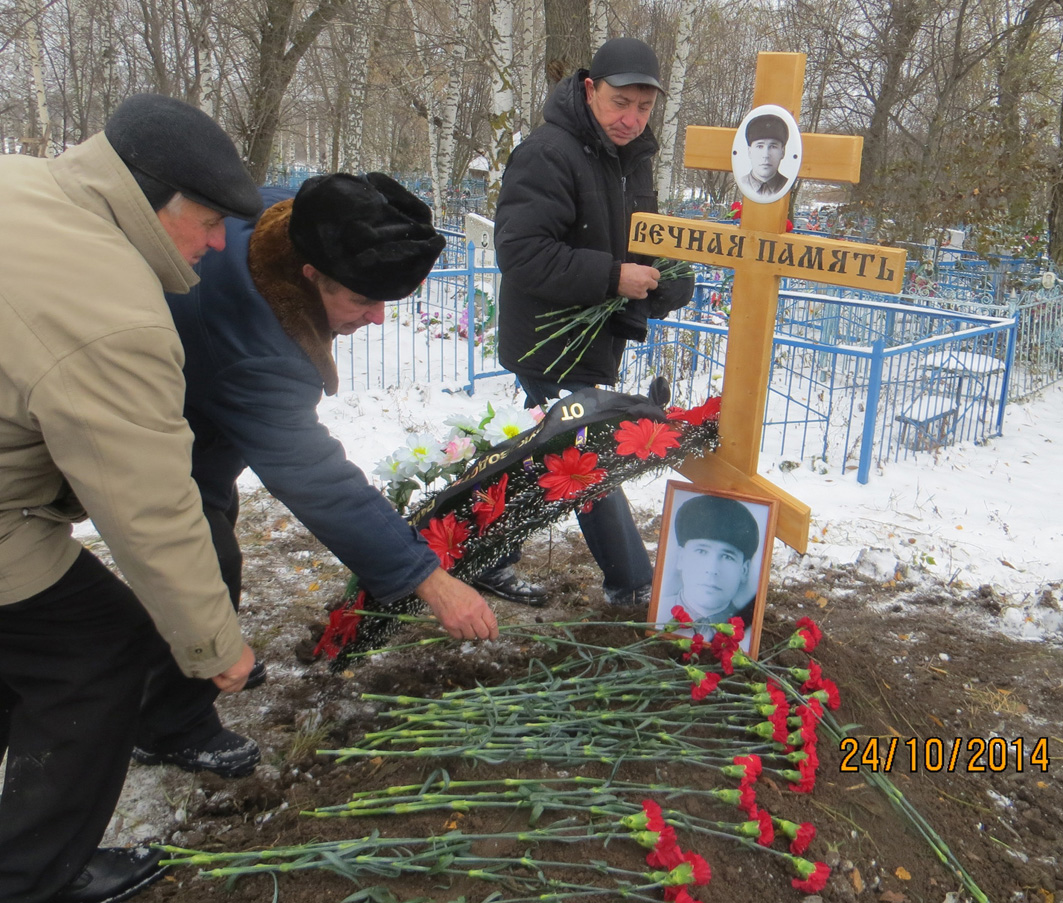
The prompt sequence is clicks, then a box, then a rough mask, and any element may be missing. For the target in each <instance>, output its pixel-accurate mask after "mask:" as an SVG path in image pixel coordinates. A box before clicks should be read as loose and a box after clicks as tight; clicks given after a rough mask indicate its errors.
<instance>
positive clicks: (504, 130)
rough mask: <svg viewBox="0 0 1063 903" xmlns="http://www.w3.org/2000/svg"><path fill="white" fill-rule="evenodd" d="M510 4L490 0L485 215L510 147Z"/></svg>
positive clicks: (490, 213)
mask: <svg viewBox="0 0 1063 903" xmlns="http://www.w3.org/2000/svg"><path fill="white" fill-rule="evenodd" d="M513 5H514V0H492V2H491V58H492V61H493V63H494V65H493V67H492V70H493V71H492V73H491V143H490V144H489V145H488V153H487V211H486V212H487V215H488V216H489V217H492V216H494V211H495V203H496V202H497V201H498V192H499V190H500V189H501V187H502V168H503V167H504V166H505V164H506V161H507V160H508V159H509V154H510V151H512V150H513V131H514V119H515V116H514V109H513V107H514V103H515V98H514V96H513V80H512V70H513Z"/></svg>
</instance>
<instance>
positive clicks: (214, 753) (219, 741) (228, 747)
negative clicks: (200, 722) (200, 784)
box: [133, 728, 262, 778]
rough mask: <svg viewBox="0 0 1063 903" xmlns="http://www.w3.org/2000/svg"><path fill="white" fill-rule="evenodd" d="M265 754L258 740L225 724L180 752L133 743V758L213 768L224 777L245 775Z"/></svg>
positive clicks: (197, 768)
mask: <svg viewBox="0 0 1063 903" xmlns="http://www.w3.org/2000/svg"><path fill="white" fill-rule="evenodd" d="M261 758H262V753H261V752H260V751H259V749H258V744H257V743H256V742H255V741H254V740H252V739H251V738H250V737H241V736H240V735H239V734H237V733H234V732H233V731H227V730H225V728H222V729H221V730H220V731H218V733H216V734H215V735H214V736H213V737H211V738H210V739H209V740H206V741H205V742H203V743H201V744H199V745H198V746H193V747H189V748H188V749H181V750H177V751H176V752H152V751H151V750H147V749H142V748H141V747H139V746H134V747H133V761H135V762H139V763H140V764H141V765H176V766H177V767H178V768H180V769H182V770H184V771H192V772H195V771H210V772H213V773H214V774H216V775H218V776H219V777H223V778H242V777H244V776H245V775H249V774H251V772H252V771H254V770H255V766H256V765H257V764H258V763H259V760H260V759H261Z"/></svg>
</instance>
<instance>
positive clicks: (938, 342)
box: [336, 232, 1063, 482]
mask: <svg viewBox="0 0 1063 903" xmlns="http://www.w3.org/2000/svg"><path fill="white" fill-rule="evenodd" d="M447 239H448V243H447V248H446V250H445V251H444V253H443V256H442V257H441V260H440V265H439V266H438V267H437V268H436V269H435V270H434V271H433V272H432V273H431V274H430V276H429V278H428V279H427V280H426V282H425V283H424V285H423V286H422V287H421V289H420V290H419V291H418V292H417V293H416V294H415V295H414V296H412V297H411V298H407V299H403V300H402V301H400V302H395V303H393V304H389V306H388V309H387V310H388V313H387V317H386V320H385V324H384V329H383V330H361V331H360V332H359V333H356V334H355V335H354V336H350V337H343V338H340V339H338V340H337V344H336V357H337V362H338V363H339V364H340V372H341V379H342V388H343V389H344V390H356V389H358V388H362V387H366V388H387V387H393V386H400V385H404V384H411V383H425V382H430V383H432V384H434V385H439V386H441V387H442V388H444V389H446V390H452V391H459V390H465V391H467V392H469V393H473V392H475V390H476V385H477V383H478V382H479V381H481V380H484V379H491V378H500V377H501V378H509V377H508V375H507V374H506V371H505V370H503V369H502V368H501V367H500V365H499V364H498V360H497V327H498V312H497V308H496V303H495V299H496V298H497V297H498V292H497V289H498V280H499V274H498V270H497V268H496V267H495V266H494V261H493V259H492V257H491V255H490V252H489V251H485V250H483V249H478V248H476V247H475V246H474V245H473V244H471V243H468V242H466V241H465V240H464V236H463V235H461V234H460V233H457V232H451V233H448V234H447ZM806 288H810V287H809V286H806V285H804V284H800V283H787V282H785V281H784V284H783V289H782V290H781V292H780V303H779V315H778V319H777V323H776V334H775V341H774V352H773V357H772V363H771V374H770V388H769V399H768V405H767V411H766V416H765V422H764V433H763V442H762V451H764V452H770V453H773V454H778V455H780V456H783V457H784V458H785V459H787V460H794V461H803V462H806V463H808V464H809V465H811V466H814V467H817V468H819V469H821V470H827V469H830V470H848V469H854V468H855V469H856V470H857V474H858V478H859V479H860V481H861V482H866V481H867V480H868V479H869V477H870V474H871V471H872V468H873V467H874V466H875V465H877V464H880V463H883V462H886V461H890V460H899V459H901V458H906V457H908V456H909V455H913V454H916V453H920V452H928V451H933V450H934V449H936V448H940V447H942V446H945V445H948V444H951V443H953V442H957V441H974V442H983V441H985V440H986V439H987V438H989V437H990V436H993V435H997V434H999V433H1000V430H1001V427H1002V424H1003V416H1004V408H1005V405H1006V403H1007V401H1008V399H1009V389H1011V396H1010V397H1015V387H1016V386H1019V387H1020V388H1021V390H1022V392H1023V393H1024V394H1030V393H1031V392H1032V391H1036V390H1037V389H1038V388H1042V387H1043V386H1044V385H1047V384H1048V383H1049V382H1053V381H1056V380H1058V379H1060V378H1063V347H1061V345H1063V298H1061V297H1060V293H1059V292H1058V291H1055V292H1054V293H1049V292H1048V290H1047V289H1038V290H1036V291H1035V290H1033V289H1031V290H1030V291H1028V292H1021V293H1020V292H1016V291H1015V290H1014V289H1013V290H1012V291H1011V294H1010V295H1009V296H1008V297H1007V299H1006V301H1005V303H1004V304H997V303H996V302H994V301H986V300H985V299H984V297H975V298H974V299H971V298H970V297H968V298H959V297H945V296H936V297H934V298H933V299H931V298H927V297H921V298H920V297H915V296H902V297H901V298H899V299H889V300H883V298H882V296H879V297H878V298H850V297H839V296H838V294H834V292H835V291H836V290H834V289H828V288H827V287H824V286H815V287H814V288H815V289H816V290H815V291H807V290H801V289H806ZM931 301H933V302H934V306H929V303H930V302H931ZM969 308H973V309H969ZM729 310H730V273H729V271H725V270H716V271H712V270H707V269H704V268H701V269H700V271H699V280H698V286H697V290H696V293H695V298H694V301H693V302H692V303H691V304H690V305H689V306H688V307H687V308H684V309H683V310H682V311H680V312H679V313H678V315H677V316H676V317H675V318H673V319H669V320H664V321H654V322H651V330H650V334H649V336H648V337H647V341H646V342H645V343H643V344H641V345H629V350H628V354H627V358H626V360H625V362H624V367H623V372H622V382H621V385H620V386H619V388H621V389H622V390H624V391H631V392H643V391H645V390H646V388H647V386H648V384H649V381H650V380H651V379H652V378H654V377H656V376H658V375H663V376H665V377H667V378H668V379H669V381H670V383H671V384H672V386H673V393H674V397H675V399H676V401H677V403H681V404H688V403H697V402H700V401H702V400H704V398H705V397H706V396H707V395H710V394H712V395H715V394H719V392H720V391H721V389H722V377H723V369H724V367H723V364H724V360H725V356H726V350H727V322H728V313H729Z"/></svg>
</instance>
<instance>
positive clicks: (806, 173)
mask: <svg viewBox="0 0 1063 903" xmlns="http://www.w3.org/2000/svg"><path fill="white" fill-rule="evenodd" d="M804 76H805V56H804V54H800V53H761V54H759V56H758V58H757V75H756V83H755V86H754V90H753V106H754V108H756V107H760V106H763V105H768V104H770V105H775V106H779V107H782V108H784V109H785V110H787V111H789V112H790V114H791V115H792V116H793V118H794V120H795V121H799V120H800V112H801V91H802V87H803V83H804ZM736 133H737V130H736V129H732V128H715V127H705V126H690V127H689V128H688V129H687V136H686V156H685V161H684V162H685V165H686V166H687V167H688V168H691V169H713V170H727V171H731V169H732V165H731V155H732V146H733V144H734V140H735V135H736ZM801 146H802V154H801V165H800V169H799V170H798V173H797V175H798V177H799V178H804V179H815V180H823V181H831V182H849V183H855V182H858V181H859V180H860V154H861V150H862V148H863V139H862V138H853V137H845V136H841V135H816V134H805V133H802V134H801ZM788 199H789V191H787V192H786V193H785V194H784V195H783V196H782V197H780V198H779V199H778V200H775V201H772V202H771V203H755V202H750V201H749V200H746V201H745V202H744V203H743V205H742V219H741V223H740V225H739V226H737V227H736V226H734V225H730V224H726V225H725V224H718V223H706V224H704V225H700V224H699V222H700V221H698V220H691V219H684V218H681V217H673V216H661V215H658V214H650V213H636V214H635V215H634V216H633V217H632V220H631V236H630V243H629V248H630V250H632V251H634V252H637V253H640V254H649V255H651V256H654V257H667V258H671V259H675V260H689V261H695V262H700V263H707V264H709V265H711V266H723V267H730V268H733V269H734V273H735V276H734V284H733V286H732V304H731V315H730V321H729V324H728V330H727V359H726V362H725V364H724V378H723V399H722V402H721V407H720V446H719V448H718V449H717V450H716V453H715V454H712V455H705V456H703V457H690V458H688V459H687V460H686V461H685V462H684V463H683V464H682V465H681V466H680V468H679V470H680V472H681V473H682V474H683V475H684V476H685V477H687V479H689V480H691V481H692V482H694V483H695V484H697V485H700V486H705V487H712V488H719V489H727V490H731V491H735V492H742V493H746V494H749V495H756V496H760V497H766V498H776V499H778V500H779V502H780V506H779V521H778V529H777V535H778V537H779V538H780V539H781V540H782V541H783V542H785V543H786V544H787V545H789V546H792V547H793V548H794V549H796V550H797V551H798V552H802V553H803V552H804V551H805V550H806V548H807V546H808V528H809V521H810V515H811V511H810V509H809V507H808V505H806V504H805V503H804V502H801V501H800V500H799V499H796V498H794V497H793V496H792V495H790V494H789V493H787V492H785V491H784V490H782V489H780V488H779V487H778V486H775V485H774V484H772V483H771V482H769V481H768V480H767V479H765V478H764V477H762V476H760V475H759V474H758V473H757V462H758V457H759V453H760V439H761V434H762V432H763V428H764V413H765V407H766V404H767V398H768V378H769V375H770V367H771V355H772V340H773V337H774V327H775V319H776V314H777V310H778V304H779V278H780V277H781V276H794V277H797V278H800V279H809V280H812V281H815V282H824V283H828V284H832V285H844V286H849V287H854V288H871V289H874V290H875V291H880V292H894V293H896V292H899V291H900V290H901V286H902V282H903V278H904V262H905V254H904V251H902V250H899V249H897V248H886V247H878V246H875V245H864V244H859V243H856V242H847V241H837V240H833V239H828V238H815V237H810V236H797V235H793V234H790V233H787V232H786V215H787V210H788V203H789V201H788Z"/></svg>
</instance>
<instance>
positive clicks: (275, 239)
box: [134, 172, 497, 761]
mask: <svg viewBox="0 0 1063 903" xmlns="http://www.w3.org/2000/svg"><path fill="white" fill-rule="evenodd" d="M261 196H262V199H263V202H264V204H265V205H266V210H265V212H264V213H263V214H262V216H261V218H259V219H258V220H257V221H256V220H250V221H248V220H244V219H241V218H235V217H234V218H230V219H228V220H226V222H225V229H226V239H225V242H226V246H225V250H224V251H223V252H222V253H220V254H212V255H210V256H209V257H207V258H206V259H205V260H204V261H203V262H202V263H201V264H200V265H199V267H198V270H199V274H200V276H201V277H202V281H201V282H200V284H199V285H198V286H196V287H195V288H194V289H193V290H192V291H191V292H189V293H188V294H184V295H178V294H172V295H167V300H168V301H169V303H170V307H171V311H172V313H173V318H174V323H175V324H176V326H177V330H178V332H179V333H180V336H181V340H182V342H183V344H184V348H185V355H186V360H185V378H186V381H187V386H188V389H187V394H186V402H185V416H186V417H187V418H188V422H189V424H190V425H191V427H192V430H193V432H194V434H195V444H194V446H193V450H192V473H193V476H194V477H195V479H196V481H197V483H198V484H199V488H200V492H201V493H202V496H203V505H204V509H205V511H206V512H207V519H208V520H209V521H210V524H211V527H212V529H213V531H214V543H215V546H216V548H217V552H218V556H219V560H220V563H221V569H222V574H223V576H224V577H225V580H226V583H227V584H228V586H229V591H230V594H231V597H232V600H233V602H234V604H235V603H236V602H237V600H238V599H239V595H240V585H241V576H240V575H241V567H242V555H241V552H240V546H239V543H238V541H237V538H236V535H235V532H234V527H235V524H236V520H237V514H238V509H239V493H238V491H237V486H236V480H237V477H239V475H240V473H241V472H242V471H243V470H244V468H246V467H249V468H250V469H251V470H253V471H254V472H255V473H256V474H257V475H258V477H259V478H260V479H261V480H262V483H263V484H264V485H265V487H266V488H267V489H268V490H269V491H270V493H271V494H272V495H273V496H274V497H275V498H277V499H279V500H280V501H281V502H283V503H284V504H285V505H287V506H288V508H289V509H290V510H291V511H292V513H293V514H294V515H295V516H296V517H297V518H299V520H301V521H302V522H303V523H304V524H305V525H306V526H307V528H308V529H309V530H310V531H311V532H312V533H313V534H314V535H315V536H316V537H317V538H318V539H320V540H321V542H322V543H324V544H325V545H326V546H327V547H328V548H329V549H330V550H331V551H332V552H333V553H334V554H335V555H336V557H337V558H339V559H340V561H342V562H343V563H344V564H345V565H346V566H347V567H348V568H350V569H351V570H352V571H353V572H354V573H355V574H357V576H358V580H359V585H360V586H362V587H363V588H365V589H367V590H369V592H371V593H372V595H373V597H374V599H376V600H379V601H381V602H385V603H387V602H391V601H393V600H395V599H399V598H402V597H404V596H407V595H410V594H411V593H416V594H417V595H418V596H420V597H421V598H422V599H423V600H424V601H425V602H427V603H428V606H429V607H430V608H431V610H432V611H433V613H434V614H435V615H436V616H437V617H438V619H439V621H440V622H441V624H442V625H443V627H444V628H445V629H446V630H447V631H448V632H449V633H450V634H451V635H452V636H454V637H457V638H465V639H487V638H493V637H495V636H497V622H496V620H495V617H494V614H493V613H492V612H491V610H490V608H488V606H487V604H486V603H485V602H484V600H483V598H482V597H481V596H480V594H479V593H478V592H476V591H475V590H474V589H472V588H471V587H469V586H467V585H466V584H464V583H462V582H461V581H460V580H458V579H456V578H454V577H451V576H450V575H449V574H448V573H447V572H446V571H444V570H443V569H442V568H441V567H440V565H439V559H438V558H437V557H436V554H435V553H434V552H433V551H432V550H431V548H430V547H429V546H428V543H427V542H426V541H425V540H424V538H423V537H422V536H421V535H420V534H419V533H417V532H416V531H415V530H414V529H413V528H412V527H411V526H410V525H409V524H408V523H407V522H406V521H405V520H404V519H403V518H402V517H401V516H400V515H399V514H398V512H396V511H395V509H394V508H393V507H392V506H391V504H390V503H389V502H387V501H386V499H385V498H384V497H383V495H381V493H380V492H379V490H377V489H376V488H374V487H373V486H372V485H371V484H370V483H369V482H368V480H366V478H365V475H364V474H363V473H362V471H361V470H360V469H359V468H358V467H356V466H355V465H354V464H353V463H351V462H350V461H348V460H347V457H346V454H345V452H344V449H343V446H342V445H341V444H340V442H339V441H338V440H337V439H335V438H333V437H332V436H331V435H330V434H329V432H328V429H327V428H326V427H325V425H324V424H322V423H321V422H320V420H319V419H318V416H317V406H318V403H319V401H320V400H321V395H322V393H323V392H324V393H325V394H327V395H335V394H336V392H337V389H338V386H339V377H338V374H337V371H336V363H335V360H334V359H333V357H332V343H333V339H334V338H335V336H336V335H350V334H352V333H353V332H355V331H356V330H358V329H360V328H362V327H365V326H372V325H377V326H379V325H380V324H381V323H382V322H383V319H384V304H385V302H387V301H394V300H398V299H400V298H404V297H406V296H407V295H409V294H411V293H412V292H413V291H414V290H415V289H416V288H417V287H418V286H419V285H420V284H421V282H422V281H423V280H424V278H425V277H426V276H427V275H428V272H429V270H431V268H432V266H433V264H434V263H435V261H436V258H437V257H438V256H439V254H440V253H441V252H442V250H443V247H444V245H445V240H444V238H443V236H442V235H440V234H439V233H438V232H437V231H436V230H435V229H434V228H433V227H432V215H431V210H430V209H429V208H428V206H427V205H426V204H424V203H423V202H422V201H421V200H419V199H418V198H417V197H415V196H414V195H413V194H411V193H410V192H409V191H407V190H406V189H405V188H404V187H403V186H402V185H400V184H399V183H398V182H396V181H394V180H393V179H391V178H390V177H388V176H386V175H384V174H383V173H373V172H371V173H368V174H365V175H358V176H355V175H349V174H346V173H336V174H333V175H326V176H315V177H313V178H311V179H309V180H307V181H306V182H305V183H304V184H303V186H302V187H301V188H300V189H299V191H298V193H296V192H293V191H291V190H290V189H286V188H264V189H262V190H261ZM197 684H198V690H197V689H196V687H197ZM172 687H173V685H171V695H170V696H169V697H165V696H164V697H160V698H159V699H158V700H157V703H156V704H155V705H154V706H149V707H148V708H149V709H152V710H154V712H155V714H153V715H151V716H150V717H151V722H152V723H157V724H159V725H161V726H165V725H167V724H173V723H185V724H188V725H190V728H189V729H190V731H192V732H193V733H202V732H203V730H204V728H203V727H202V725H210V724H213V723H216V718H217V716H216V715H214V713H213V700H214V689H213V687H212V686H211V685H210V684H209V683H207V682H206V681H198V682H197V681H194V680H186V681H185V690H184V691H180V692H172ZM170 745H171V747H172V746H173V743H172V742H171V744H170ZM134 756H135V757H136V758H138V759H139V760H140V761H157V760H159V759H160V758H161V759H162V760H163V761H165V760H166V758H165V756H160V754H159V753H158V752H157V750H155V749H153V748H152V746H151V739H150V738H147V742H146V745H145V746H144V747H139V746H138V749H137V750H135V751H134Z"/></svg>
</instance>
